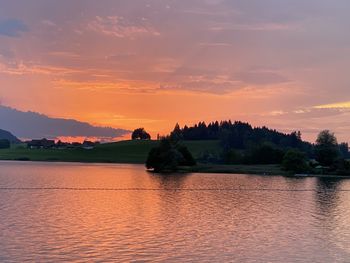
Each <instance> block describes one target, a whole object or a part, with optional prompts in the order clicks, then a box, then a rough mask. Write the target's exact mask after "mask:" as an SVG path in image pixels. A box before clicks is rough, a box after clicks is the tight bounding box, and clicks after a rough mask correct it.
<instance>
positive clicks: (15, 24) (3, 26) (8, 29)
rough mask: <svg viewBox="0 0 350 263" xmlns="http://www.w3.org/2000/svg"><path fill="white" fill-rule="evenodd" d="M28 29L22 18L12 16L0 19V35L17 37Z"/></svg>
mask: <svg viewBox="0 0 350 263" xmlns="http://www.w3.org/2000/svg"><path fill="white" fill-rule="evenodd" d="M28 30H29V28H28V26H27V25H26V24H25V23H24V22H23V21H22V20H19V19H14V18H11V19H5V20H0V36H1V35H3V36H7V37H19V36H20V35H21V33H23V32H27V31H28Z"/></svg>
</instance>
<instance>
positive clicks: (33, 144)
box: [27, 138, 55, 149]
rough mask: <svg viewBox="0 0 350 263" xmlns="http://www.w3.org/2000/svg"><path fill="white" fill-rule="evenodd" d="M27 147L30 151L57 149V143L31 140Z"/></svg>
mask: <svg viewBox="0 0 350 263" xmlns="http://www.w3.org/2000/svg"><path fill="white" fill-rule="evenodd" d="M27 147H28V148H30V149H49V148H53V147H55V141H54V140H47V139H45V138H44V139H41V140H31V141H29V142H28V143H27Z"/></svg>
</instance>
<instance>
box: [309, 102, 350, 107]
mask: <svg viewBox="0 0 350 263" xmlns="http://www.w3.org/2000/svg"><path fill="white" fill-rule="evenodd" d="M314 108H315V109H350V101H346V102H338V103H331V104H323V105H318V106H314Z"/></svg>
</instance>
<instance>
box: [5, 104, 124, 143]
mask: <svg viewBox="0 0 350 263" xmlns="http://www.w3.org/2000/svg"><path fill="white" fill-rule="evenodd" d="M0 123H1V124H2V126H1V128H2V129H5V130H8V131H11V132H13V133H14V134H16V135H17V136H18V137H19V138H47V139H55V138H57V137H66V136H68V137H96V138H101V139H106V140H113V139H114V138H117V137H121V136H124V135H126V134H128V133H130V131H128V130H124V129H117V128H112V127H99V126H94V125H91V124H89V123H86V122H81V121H77V120H74V119H62V118H52V117H49V116H46V115H43V114H39V113H36V112H30V111H28V112H24V111H19V110H16V109H13V108H10V107H6V106H2V105H0Z"/></svg>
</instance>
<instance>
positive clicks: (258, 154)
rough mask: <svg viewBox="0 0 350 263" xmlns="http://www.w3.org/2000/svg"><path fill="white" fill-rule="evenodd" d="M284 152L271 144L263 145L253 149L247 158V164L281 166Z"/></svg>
mask: <svg viewBox="0 0 350 263" xmlns="http://www.w3.org/2000/svg"><path fill="white" fill-rule="evenodd" d="M283 156H284V152H283V151H282V150H281V149H278V148H276V147H274V146H273V145H271V144H262V145H260V146H258V147H255V148H253V150H252V151H251V153H250V154H248V155H247V156H246V157H245V163H247V164H280V163H281V162H282V160H283Z"/></svg>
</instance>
